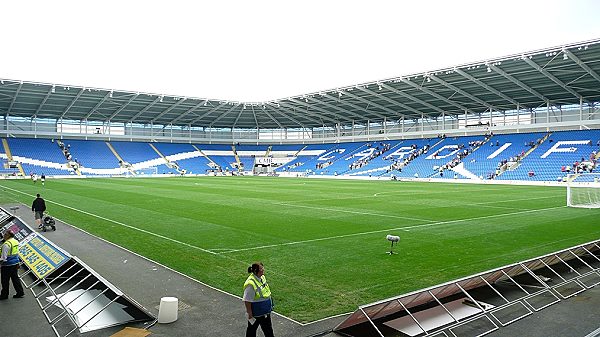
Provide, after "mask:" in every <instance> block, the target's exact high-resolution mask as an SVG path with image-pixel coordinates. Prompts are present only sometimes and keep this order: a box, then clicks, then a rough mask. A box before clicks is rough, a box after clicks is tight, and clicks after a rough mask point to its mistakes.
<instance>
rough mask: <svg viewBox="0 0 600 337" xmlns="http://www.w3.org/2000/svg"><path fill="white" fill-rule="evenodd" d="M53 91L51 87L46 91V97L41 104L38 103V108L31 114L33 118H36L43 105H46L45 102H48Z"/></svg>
mask: <svg viewBox="0 0 600 337" xmlns="http://www.w3.org/2000/svg"><path fill="white" fill-rule="evenodd" d="M53 91H54V86H52V87H51V88H50V90H48V93H47V94H46V96H45V97H44V99H43V100H42V103H40V105H39V106H38V108H37V109H36V110H35V112H34V113H33V117H37V115H38V113H40V110H42V107H43V106H44V104H46V101H47V100H48V98H50V94H52V92H53Z"/></svg>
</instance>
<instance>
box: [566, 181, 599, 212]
mask: <svg viewBox="0 0 600 337" xmlns="http://www.w3.org/2000/svg"><path fill="white" fill-rule="evenodd" d="M567 206H569V207H582V208H600V173H581V174H569V175H568V176H567Z"/></svg>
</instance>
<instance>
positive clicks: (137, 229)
mask: <svg viewBox="0 0 600 337" xmlns="http://www.w3.org/2000/svg"><path fill="white" fill-rule="evenodd" d="M4 188H7V189H9V190H12V191H15V192H18V193H21V194H24V195H27V196H30V197H33V195H31V194H29V193H25V192H21V191H19V190H15V189H13V188H10V187H6V186H4ZM46 201H48V202H50V203H53V204H55V205H58V206H61V207H64V208H67V209H70V210H73V211H76V212H79V213H83V214H85V215H89V216H91V217H94V218H98V219H101V220H104V221H108V222H112V223H114V224H117V225H119V226H123V227H126V228H129V229H133V230H136V231H139V232H142V233H144V234H148V235H152V236H155V237H157V238H161V239H163V240H167V241H171V242H175V243H177V244H180V245H183V246H186V247H190V248H193V249H196V250H199V251H202V252H205V253H209V254H212V255H219V254H218V253H215V252H213V251H210V250H208V249H204V248H200V247H198V246H194V245H190V244H189V243H185V242H182V241H179V240H175V239H172V238H170V237H167V236H164V235H160V234H156V233H153V232H150V231H147V230H145V229H141V228H137V227H134V226H131V225H128V224H124V223H122V222H119V221H116V220H112V219H109V218H105V217H103V216H100V215H97V214H94V213H90V212H86V211H84V210H81V209H77V208H75V207H71V206H67V205H63V204H61V203H58V202H56V201H52V200H46Z"/></svg>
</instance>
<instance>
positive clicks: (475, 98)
mask: <svg viewBox="0 0 600 337" xmlns="http://www.w3.org/2000/svg"><path fill="white" fill-rule="evenodd" d="M429 78H431V79H432V80H434V81H435V82H437V83H439V84H441V85H443V86H445V87H446V88H450V89H452V90H454V91H456V92H458V93H459V94H461V95H463V96H465V97H467V98H469V99H471V100H473V101H475V102H477V103H479V104H481V105H483V106H485V107H487V108H488V109H490V110H496V111H499V110H500V109H498V108H497V107H495V106H492V105H491V104H489V103H487V102H485V101H483V100H481V99H479V98H477V97H475V96H473V95H471V94H469V93H468V92H466V91H464V90H462V89H460V88H459V87H457V86H455V85H453V84H450V83H448V82H446V81H444V80H442V79H441V78H439V77H437V76H435V75H429Z"/></svg>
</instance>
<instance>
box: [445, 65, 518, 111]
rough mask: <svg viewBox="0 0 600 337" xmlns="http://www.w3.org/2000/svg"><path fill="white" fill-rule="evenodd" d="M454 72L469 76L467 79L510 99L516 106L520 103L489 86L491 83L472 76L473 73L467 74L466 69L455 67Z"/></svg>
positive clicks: (465, 76)
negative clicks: (488, 83)
mask: <svg viewBox="0 0 600 337" xmlns="http://www.w3.org/2000/svg"><path fill="white" fill-rule="evenodd" d="M454 72H456V73H457V74H459V75H461V76H462V77H464V78H467V79H469V80H471V82H473V83H475V84H477V85H478V86H480V87H482V88H485V89H486V90H487V91H489V92H491V93H494V94H496V95H497V96H499V97H501V98H503V99H505V100H507V101H509V102H510V103H512V104H513V105H515V106H517V105H519V102H517V101H515V100H514V99H512V98H510V97H508V96H506V95H505V94H503V93H501V92H500V91H498V90H496V89H494V88H492V87H491V86H489V85H487V84H485V83H483V82H482V81H480V80H478V79H476V78H475V77H473V76H471V75H469V74H467V73H466V72H464V71H462V70H460V69H458V68H454Z"/></svg>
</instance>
